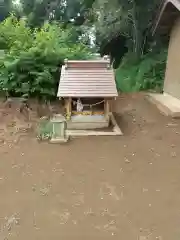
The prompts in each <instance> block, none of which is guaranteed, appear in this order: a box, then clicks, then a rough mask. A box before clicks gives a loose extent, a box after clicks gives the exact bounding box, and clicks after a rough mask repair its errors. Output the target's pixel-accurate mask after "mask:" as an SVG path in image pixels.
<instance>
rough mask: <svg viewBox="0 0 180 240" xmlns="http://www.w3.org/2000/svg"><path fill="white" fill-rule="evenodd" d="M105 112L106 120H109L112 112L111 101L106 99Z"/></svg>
mask: <svg viewBox="0 0 180 240" xmlns="http://www.w3.org/2000/svg"><path fill="white" fill-rule="evenodd" d="M104 112H105V118H107V119H108V118H109V112H110V106H109V101H108V99H105V102H104Z"/></svg>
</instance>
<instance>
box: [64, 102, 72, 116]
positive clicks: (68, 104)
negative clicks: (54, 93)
mask: <svg viewBox="0 0 180 240" xmlns="http://www.w3.org/2000/svg"><path fill="white" fill-rule="evenodd" d="M71 102H72V99H71V98H68V99H66V100H65V109H66V119H67V120H70V119H71V115H72V106H71Z"/></svg>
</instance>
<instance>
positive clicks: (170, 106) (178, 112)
mask: <svg viewBox="0 0 180 240" xmlns="http://www.w3.org/2000/svg"><path fill="white" fill-rule="evenodd" d="M147 99H148V100H149V101H150V102H151V103H153V104H155V105H156V107H157V108H158V109H159V111H160V112H161V113H162V114H163V115H165V116H171V117H173V118H180V100H179V99H177V98H175V97H173V96H171V95H169V94H167V93H163V94H157V93H149V94H148V95H147Z"/></svg>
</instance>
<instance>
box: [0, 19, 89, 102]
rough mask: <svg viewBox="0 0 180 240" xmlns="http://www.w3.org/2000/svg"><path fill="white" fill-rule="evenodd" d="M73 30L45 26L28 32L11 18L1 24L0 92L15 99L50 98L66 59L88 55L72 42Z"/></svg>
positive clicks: (52, 95) (52, 25)
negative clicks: (23, 97) (24, 97)
mask: <svg viewBox="0 0 180 240" xmlns="http://www.w3.org/2000/svg"><path fill="white" fill-rule="evenodd" d="M72 35H73V34H72V29H71V28H70V29H66V30H64V29H63V28H62V27H61V26H59V25H58V24H56V23H52V24H49V23H45V24H44V25H43V26H42V28H41V29H34V30H31V29H30V28H29V27H28V26H27V25H26V21H25V20H20V21H18V20H17V19H16V18H15V17H14V16H11V17H9V18H7V19H6V20H5V21H4V22H2V23H1V24H0V48H1V50H4V54H3V55H2V57H1V58H0V90H1V91H2V90H6V91H8V93H9V94H10V95H14V96H22V95H23V96H34V97H42V98H53V97H55V96H56V91H57V85H58V82H59V77H60V71H59V70H60V67H61V65H62V63H63V60H64V59H65V58H68V59H87V58H89V57H90V52H89V51H88V49H87V47H86V46H84V45H83V44H81V43H74V42H73V41H72V37H73V36H72Z"/></svg>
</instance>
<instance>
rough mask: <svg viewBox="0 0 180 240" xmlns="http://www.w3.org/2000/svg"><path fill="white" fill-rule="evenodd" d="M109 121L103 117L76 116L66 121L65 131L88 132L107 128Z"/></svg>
mask: <svg viewBox="0 0 180 240" xmlns="http://www.w3.org/2000/svg"><path fill="white" fill-rule="evenodd" d="M108 126H109V119H107V118H105V116H104V115H92V116H89V115H76V116H72V117H71V120H69V121H67V129H69V130H88V129H91V130H92V129H100V128H107V127H108Z"/></svg>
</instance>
